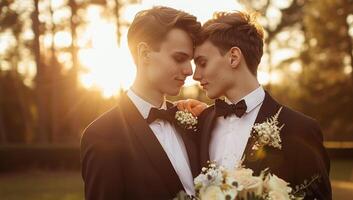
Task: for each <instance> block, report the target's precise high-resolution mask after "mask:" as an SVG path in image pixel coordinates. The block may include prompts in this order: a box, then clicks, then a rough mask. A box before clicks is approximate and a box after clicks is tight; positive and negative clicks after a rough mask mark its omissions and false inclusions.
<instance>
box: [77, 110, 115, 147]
mask: <svg viewBox="0 0 353 200" xmlns="http://www.w3.org/2000/svg"><path fill="white" fill-rule="evenodd" d="M119 113H120V108H119V106H114V107H113V108H111V109H110V110H108V111H106V112H105V113H103V114H101V115H100V116H99V117H97V118H96V119H95V120H93V121H92V122H91V123H90V124H89V125H88V126H87V127H86V128H85V130H84V131H83V134H82V140H110V139H112V138H113V137H116V134H114V130H116V128H117V127H118V126H119V122H120V121H121V117H120V115H119Z"/></svg>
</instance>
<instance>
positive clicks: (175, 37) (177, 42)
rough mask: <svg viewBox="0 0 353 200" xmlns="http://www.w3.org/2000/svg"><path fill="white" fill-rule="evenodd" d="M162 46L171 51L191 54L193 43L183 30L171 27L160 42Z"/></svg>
mask: <svg viewBox="0 0 353 200" xmlns="http://www.w3.org/2000/svg"><path fill="white" fill-rule="evenodd" d="M161 45H162V48H165V49H166V50H168V51H172V52H173V53H181V54H186V55H188V56H190V57H192V56H193V47H192V46H193V43H192V39H191V37H190V36H189V35H188V34H187V33H186V32H185V31H183V30H180V29H172V30H171V31H169V33H168V34H167V36H166V38H165V39H164V40H163V42H162V43H161Z"/></svg>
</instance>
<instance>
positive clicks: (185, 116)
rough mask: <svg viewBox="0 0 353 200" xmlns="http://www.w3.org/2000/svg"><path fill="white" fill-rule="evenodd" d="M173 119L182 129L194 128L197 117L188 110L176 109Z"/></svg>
mask: <svg viewBox="0 0 353 200" xmlns="http://www.w3.org/2000/svg"><path fill="white" fill-rule="evenodd" d="M175 119H176V120H177V122H178V124H179V125H180V126H181V127H183V128H184V129H188V130H194V131H195V130H196V125H197V123H198V121H197V117H194V116H193V115H192V113H190V112H189V111H187V110H185V111H177V112H176V113H175Z"/></svg>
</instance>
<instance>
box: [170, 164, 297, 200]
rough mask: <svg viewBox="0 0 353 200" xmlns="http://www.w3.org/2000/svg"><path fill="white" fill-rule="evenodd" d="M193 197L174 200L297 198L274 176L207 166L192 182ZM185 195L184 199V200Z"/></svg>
mask: <svg viewBox="0 0 353 200" xmlns="http://www.w3.org/2000/svg"><path fill="white" fill-rule="evenodd" d="M194 184H195V192H196V193H195V196H194V197H190V196H186V195H185V193H181V194H179V196H178V197H177V198H175V199H200V200H223V199H224V200H233V199H234V200H293V199H295V200H297V199H303V198H304V197H303V196H297V195H295V194H294V191H293V190H292V188H291V187H289V183H287V182H286V181H284V180H282V179H281V178H279V177H277V176H276V175H274V174H271V173H269V172H268V170H263V171H262V172H261V174H260V175H259V176H254V175H253V171H252V170H251V169H248V168H244V167H242V166H237V167H235V168H234V169H231V170H230V169H225V168H223V167H222V166H217V165H216V164H214V163H210V164H209V166H208V167H207V168H203V169H202V172H201V174H200V175H198V176H197V177H196V178H195V179H194ZM183 195H184V196H183Z"/></svg>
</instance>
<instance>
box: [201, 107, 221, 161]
mask: <svg viewBox="0 0 353 200" xmlns="http://www.w3.org/2000/svg"><path fill="white" fill-rule="evenodd" d="M211 109H212V110H211V111H210V113H209V114H208V115H207V116H205V120H204V121H203V122H202V125H201V133H200V134H201V144H200V161H201V167H206V166H207V161H209V160H210V153H209V147H210V141H211V137H212V130H213V128H214V126H215V124H216V119H217V117H216V109H215V106H212V108H211Z"/></svg>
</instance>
